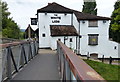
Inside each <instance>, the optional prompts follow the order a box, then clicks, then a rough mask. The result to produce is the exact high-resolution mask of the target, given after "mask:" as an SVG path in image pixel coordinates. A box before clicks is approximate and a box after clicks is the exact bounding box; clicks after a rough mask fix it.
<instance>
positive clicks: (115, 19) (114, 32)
mask: <svg viewBox="0 0 120 82" xmlns="http://www.w3.org/2000/svg"><path fill="white" fill-rule="evenodd" d="M111 19H112V20H111V23H110V31H109V32H110V33H109V34H110V38H112V39H113V40H114V41H117V42H120V1H117V2H116V3H115V5H114V11H113V12H112V15H111Z"/></svg>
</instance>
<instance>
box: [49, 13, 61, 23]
mask: <svg viewBox="0 0 120 82" xmlns="http://www.w3.org/2000/svg"><path fill="white" fill-rule="evenodd" d="M51 20H52V23H60V20H61V17H59V16H58V15H57V14H54V17H51Z"/></svg>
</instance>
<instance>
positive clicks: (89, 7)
mask: <svg viewBox="0 0 120 82" xmlns="http://www.w3.org/2000/svg"><path fill="white" fill-rule="evenodd" d="M96 5H97V4H96V2H84V5H83V10H82V12H84V13H89V14H92V15H97V9H96Z"/></svg>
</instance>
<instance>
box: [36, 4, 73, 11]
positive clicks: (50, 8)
mask: <svg viewBox="0 0 120 82" xmlns="http://www.w3.org/2000/svg"><path fill="white" fill-rule="evenodd" d="M37 12H48V13H73V12H72V11H71V9H69V8H66V7H64V6H62V5H59V4H57V3H55V2H53V3H48V5H47V6H45V7H43V8H41V9H38V10H37Z"/></svg>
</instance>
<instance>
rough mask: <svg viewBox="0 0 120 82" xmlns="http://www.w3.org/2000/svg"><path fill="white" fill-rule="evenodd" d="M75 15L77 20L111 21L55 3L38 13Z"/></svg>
mask: <svg viewBox="0 0 120 82" xmlns="http://www.w3.org/2000/svg"><path fill="white" fill-rule="evenodd" d="M43 12H47V13H74V14H75V16H76V17H77V20H78V21H79V20H111V19H110V18H108V17H102V16H96V15H91V14H87V13H83V12H79V11H76V10H73V9H69V8H66V7H64V6H62V5H59V4H57V3H55V2H53V3H49V4H48V5H47V6H45V7H43V8H41V9H38V10H37V13H43Z"/></svg>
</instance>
